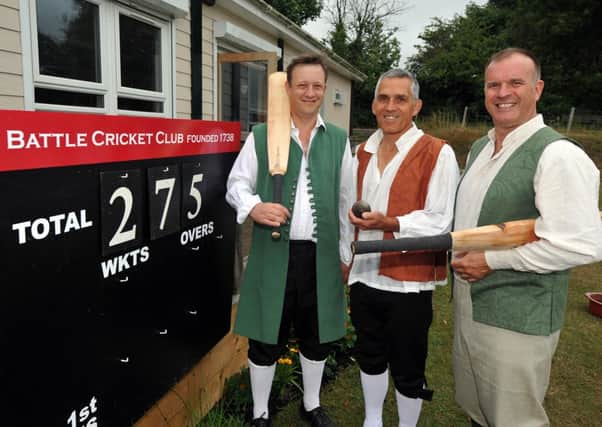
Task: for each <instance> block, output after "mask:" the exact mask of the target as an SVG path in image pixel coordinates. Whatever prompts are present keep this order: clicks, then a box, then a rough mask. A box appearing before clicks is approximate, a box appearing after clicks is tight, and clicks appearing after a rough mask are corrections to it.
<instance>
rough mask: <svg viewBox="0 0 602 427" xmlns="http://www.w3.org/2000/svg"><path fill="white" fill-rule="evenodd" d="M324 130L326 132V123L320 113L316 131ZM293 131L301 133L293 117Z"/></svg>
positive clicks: (315, 127)
mask: <svg viewBox="0 0 602 427" xmlns="http://www.w3.org/2000/svg"><path fill="white" fill-rule="evenodd" d="M320 127H321V128H324V130H326V123H325V122H324V119H322V116H321V115H320V113H318V117H317V118H316V125H315V126H314V129H317V128H320ZM291 129H293V130H295V131H297V132H298V131H299V128H298V127H297V126H295V122H294V121H293V118H292V116H291Z"/></svg>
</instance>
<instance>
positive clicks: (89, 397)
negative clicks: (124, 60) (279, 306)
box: [0, 110, 240, 427]
mask: <svg viewBox="0 0 602 427" xmlns="http://www.w3.org/2000/svg"><path fill="white" fill-rule="evenodd" d="M0 123H1V126H0V188H2V193H1V194H2V203H1V205H0V275H1V277H2V280H1V282H0V283H1V285H0V383H1V384H2V388H3V393H2V397H1V398H0V408H2V414H3V415H2V418H3V422H2V424H6V425H11V426H31V425H48V426H67V427H104V426H110V427H113V426H127V425H131V424H132V423H134V422H135V421H136V420H137V419H138V418H140V417H141V416H142V415H143V414H144V412H145V411H146V410H147V409H149V408H150V406H152V404H153V403H155V402H156V401H157V400H158V399H159V398H161V396H163V395H164V394H165V393H166V392H167V391H168V390H169V389H170V388H171V387H172V386H173V385H175V384H176V383H177V382H178V380H179V379H181V378H182V377H183V376H184V375H185V374H186V373H187V372H188V371H189V370H190V369H191V368H192V367H193V366H194V364H195V363H196V362H197V361H198V360H199V359H200V358H201V357H202V356H203V355H204V354H205V353H207V352H208V351H209V350H210V349H211V347H212V346H213V345H214V344H215V343H217V342H218V341H219V339H220V338H221V337H223V336H224V335H225V334H226V333H227V331H228V330H229V327H230V309H231V295H232V282H233V263H234V239H235V215H234V211H233V210H232V209H231V208H230V207H229V206H228V205H227V204H226V202H225V199H224V195H225V189H226V179H227V175H228V172H229V170H230V168H231V166H232V163H233V162H234V159H235V156H236V154H237V152H238V150H239V147H240V143H239V141H240V125H239V123H236V122H209V121H196V120H179V119H154V118H139V117H124V116H99V115H87V114H69V113H51V112H25V111H12V110H3V111H0Z"/></svg>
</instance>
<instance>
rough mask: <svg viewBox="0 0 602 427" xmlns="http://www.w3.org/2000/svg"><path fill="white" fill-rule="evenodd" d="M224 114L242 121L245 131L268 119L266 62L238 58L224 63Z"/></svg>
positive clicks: (241, 124) (230, 118)
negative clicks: (233, 61) (235, 60)
mask: <svg viewBox="0 0 602 427" xmlns="http://www.w3.org/2000/svg"><path fill="white" fill-rule="evenodd" d="M221 74H222V75H221V82H222V83H221V84H222V87H221V100H220V101H221V110H222V111H221V113H222V115H221V118H222V120H232V121H240V127H241V130H242V131H243V132H246V131H250V130H251V128H252V127H253V125H255V124H257V123H264V122H265V121H266V110H267V94H268V90H267V64H265V63H260V62H237V63H224V64H222V73H221Z"/></svg>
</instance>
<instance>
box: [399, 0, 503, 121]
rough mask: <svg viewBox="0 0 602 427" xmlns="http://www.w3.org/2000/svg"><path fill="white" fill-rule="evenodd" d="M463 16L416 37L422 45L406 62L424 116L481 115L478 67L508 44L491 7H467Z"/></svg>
mask: <svg viewBox="0 0 602 427" xmlns="http://www.w3.org/2000/svg"><path fill="white" fill-rule="evenodd" d="M465 13H466V16H460V15H456V16H455V17H454V18H452V19H451V20H443V19H440V18H434V19H433V20H432V22H431V23H430V24H429V25H428V26H427V27H426V28H425V30H424V31H423V32H422V34H421V35H420V36H419V38H420V39H422V40H423V42H424V45H422V46H420V45H419V46H416V48H417V53H416V54H415V55H413V56H411V57H410V58H409V59H408V62H407V67H408V68H409V69H410V70H411V71H412V72H414V73H415V74H416V77H417V78H418V81H419V82H420V85H421V90H420V92H421V98H422V99H423V101H424V106H423V113H425V114H428V113H429V112H432V111H434V110H439V109H450V110H455V111H461V110H462V109H463V108H464V107H465V106H468V107H469V108H470V110H471V111H475V110H482V104H483V102H482V98H483V66H484V64H485V62H486V61H487V58H488V57H489V56H490V55H491V54H492V53H494V52H495V51H497V50H499V49H501V48H503V47H505V46H506V45H507V41H506V40H507V38H508V36H507V34H506V32H505V26H506V23H505V15H504V13H501V12H500V10H499V9H498V8H496V7H491V6H487V5H485V6H478V5H475V4H469V5H468V6H467V7H466V12H465Z"/></svg>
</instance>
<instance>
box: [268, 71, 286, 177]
mask: <svg viewBox="0 0 602 427" xmlns="http://www.w3.org/2000/svg"><path fill="white" fill-rule="evenodd" d="M285 85H286V73H285V72H282V71H278V72H275V73H272V74H270V76H269V78H268V125H267V126H268V167H269V171H270V175H284V174H285V173H286V167H287V164H288V151H289V148H290V141H291V111H290V104H289V100H288V95H287V93H286V87H285Z"/></svg>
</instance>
